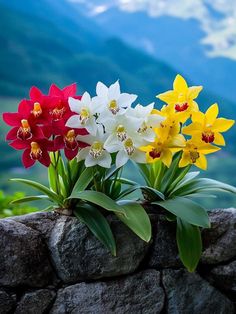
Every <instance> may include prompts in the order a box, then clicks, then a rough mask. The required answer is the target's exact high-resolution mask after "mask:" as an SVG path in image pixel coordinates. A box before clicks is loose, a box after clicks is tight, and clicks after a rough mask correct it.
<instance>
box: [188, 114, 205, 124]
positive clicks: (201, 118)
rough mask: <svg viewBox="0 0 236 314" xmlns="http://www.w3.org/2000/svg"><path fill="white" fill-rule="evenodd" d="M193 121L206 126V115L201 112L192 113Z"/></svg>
mask: <svg viewBox="0 0 236 314" xmlns="http://www.w3.org/2000/svg"><path fill="white" fill-rule="evenodd" d="M191 118H192V121H193V122H197V123H201V124H202V125H205V115H204V113H202V112H201V111H197V112H192V116H191Z"/></svg>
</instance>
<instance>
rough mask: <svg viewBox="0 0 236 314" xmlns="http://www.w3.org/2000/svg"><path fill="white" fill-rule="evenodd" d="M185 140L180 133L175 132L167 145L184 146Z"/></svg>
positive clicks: (172, 146) (173, 146)
mask: <svg viewBox="0 0 236 314" xmlns="http://www.w3.org/2000/svg"><path fill="white" fill-rule="evenodd" d="M185 146H186V140H185V138H184V136H183V135H182V134H177V135H175V136H174V137H173V138H171V139H170V141H169V145H168V147H171V148H178V147H185Z"/></svg>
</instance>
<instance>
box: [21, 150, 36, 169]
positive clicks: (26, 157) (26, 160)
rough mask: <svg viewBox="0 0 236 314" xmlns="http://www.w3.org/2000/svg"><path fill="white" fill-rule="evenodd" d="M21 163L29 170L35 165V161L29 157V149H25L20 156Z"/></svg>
mask: <svg viewBox="0 0 236 314" xmlns="http://www.w3.org/2000/svg"><path fill="white" fill-rule="evenodd" d="M22 163H23V165H24V167H25V168H29V167H31V166H33V165H34V164H35V160H34V159H32V158H31V157H30V149H26V150H25V151H24V152H23V154H22Z"/></svg>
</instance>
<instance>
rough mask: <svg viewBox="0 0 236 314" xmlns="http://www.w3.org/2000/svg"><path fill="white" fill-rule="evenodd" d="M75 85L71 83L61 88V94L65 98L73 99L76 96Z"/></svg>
mask: <svg viewBox="0 0 236 314" xmlns="http://www.w3.org/2000/svg"><path fill="white" fill-rule="evenodd" d="M76 89H77V85H76V83H73V84H71V85H69V86H66V87H65V88H63V90H62V92H63V95H64V97H65V98H68V97H73V96H75V94H76Z"/></svg>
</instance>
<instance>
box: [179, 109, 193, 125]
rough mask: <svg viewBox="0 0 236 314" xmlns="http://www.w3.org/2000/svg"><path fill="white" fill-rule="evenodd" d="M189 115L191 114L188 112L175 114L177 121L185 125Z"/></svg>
mask: <svg viewBox="0 0 236 314" xmlns="http://www.w3.org/2000/svg"><path fill="white" fill-rule="evenodd" d="M190 114H191V113H190V111H183V112H177V113H176V116H177V119H178V121H180V122H182V123H185V122H186V121H187V120H188V118H189V117H190Z"/></svg>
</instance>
